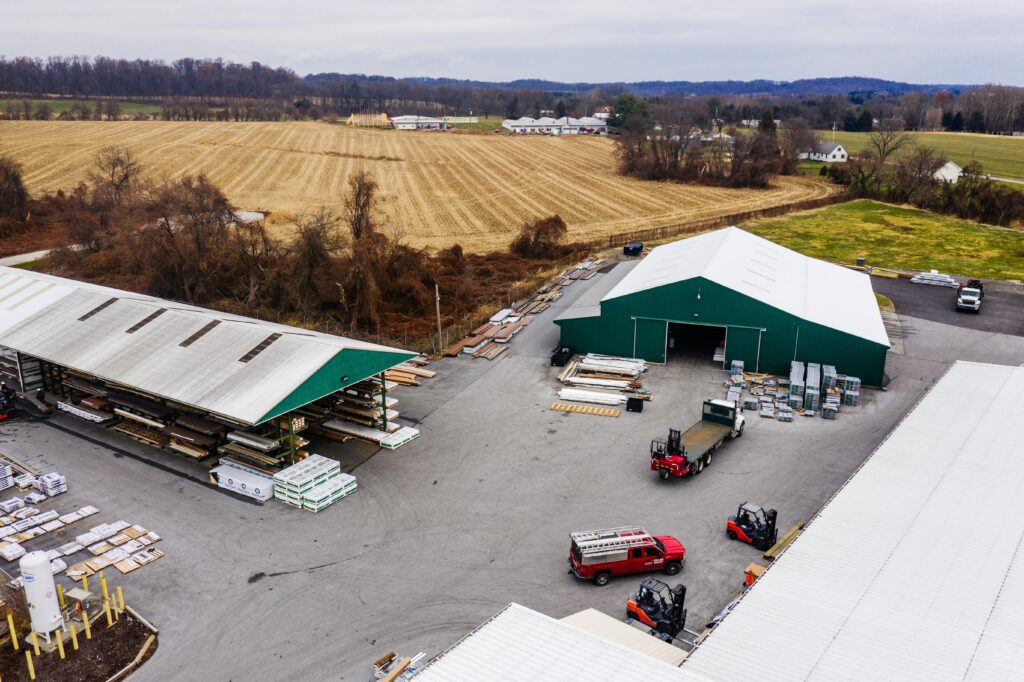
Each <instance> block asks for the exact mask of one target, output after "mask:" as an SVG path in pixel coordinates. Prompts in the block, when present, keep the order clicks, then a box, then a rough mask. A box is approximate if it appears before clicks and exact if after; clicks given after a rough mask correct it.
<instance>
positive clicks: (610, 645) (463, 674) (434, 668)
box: [415, 604, 686, 682]
mask: <svg viewBox="0 0 1024 682" xmlns="http://www.w3.org/2000/svg"><path fill="white" fill-rule="evenodd" d="M415 679H416V682H449V681H450V682H465V681H466V680H473V681H474V682H511V681H513V680H524V681H525V680H531V681H532V680H544V681H545V682H580V681H581V680H586V681H587V682H622V680H645V682H661V681H662V680H665V681H668V680H684V679H686V677H684V675H683V673H682V671H681V670H680V669H679V668H675V667H673V666H671V665H669V664H667V663H664V662H662V661H659V660H657V659H654V658H651V657H650V656H647V655H645V654H641V653H637V652H636V651H633V650H630V649H627V648H626V647H623V646H621V645H619V644H616V643H614V642H611V641H608V640H606V639H603V638H601V637H598V636H596V635H593V634H591V633H589V632H585V631H583V630H581V629H579V628H577V627H574V626H572V625H568V624H566V623H563V622H560V621H557V620H555V619H554V618H550V617H548V616H545V615H544V614H542V613H538V612H537V611H534V610H532V609H528V608H526V607H525V606H520V605H519V604H509V605H508V606H506V607H505V608H504V609H502V610H501V611H499V612H498V613H497V615H495V616H494V617H493V618H491V619H490V620H489V621H487V622H486V623H484V624H483V625H481V626H480V627H479V628H477V629H476V630H474V631H473V632H471V633H470V634H468V635H467V636H466V637H464V638H463V639H462V640H460V641H459V642H457V643H456V644H454V645H453V646H452V647H451V648H449V649H448V650H447V651H445V652H444V653H442V654H441V655H440V656H438V657H437V658H436V659H434V660H433V661H432V662H431V663H430V665H428V666H427V667H426V668H424V669H423V670H422V671H421V672H419V673H418V674H417V675H416V677H415Z"/></svg>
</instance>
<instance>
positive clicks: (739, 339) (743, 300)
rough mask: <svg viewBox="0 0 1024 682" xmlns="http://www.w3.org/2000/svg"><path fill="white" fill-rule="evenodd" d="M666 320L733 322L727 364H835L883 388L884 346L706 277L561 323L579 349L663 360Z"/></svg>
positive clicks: (785, 370)
mask: <svg viewBox="0 0 1024 682" xmlns="http://www.w3.org/2000/svg"><path fill="white" fill-rule="evenodd" d="M698 294H700V297H699V299H698ZM634 318H635V321H634ZM666 321H670V322H682V323H692V324H708V325H719V326H724V327H728V328H729V329H728V338H727V341H728V342H727V344H726V364H727V365H728V363H730V362H731V361H732V360H743V362H744V364H745V366H746V367H747V368H748V370H751V369H754V368H757V369H758V370H759V371H761V372H769V373H772V374H782V375H788V374H789V364H790V362H791V361H792V360H793V359H794V356H795V359H797V360H802V361H804V362H819V363H822V364H829V365H835V366H836V369H837V370H838V371H839V372H840V373H843V374H849V375H853V376H858V377H860V378H861V380H862V381H863V382H864V383H865V384H867V385H869V386H880V385H881V384H882V379H883V376H884V373H885V358H886V352H887V351H888V349H887V348H886V347H885V346H882V345H880V344H877V343H874V342H872V341H868V340H866V339H861V338H859V337H856V336H852V335H850V334H847V333H845V332H840V331H837V330H835V329H831V328H828V327H823V326H821V325H818V324H814V323H812V322H808V321H806V320H803V319H801V318H799V317H795V316H793V315H790V314H789V313H785V312H783V311H781V310H778V309H777V308H773V307H771V306H768V305H765V304H764V303H761V302H760V301H757V300H754V299H752V298H750V297H749V296H745V295H743V294H740V293H737V292H735V291H733V290H732V289H728V288H726V287H723V286H721V285H718V284H715V283H713V282H709V281H708V280H705V279H703V278H700V277H697V278H694V279H691V280H687V281H685V282H677V283H674V284H668V285H665V286H663V287H657V288H654V289H648V290H646V291H641V292H638V293H635V294H630V295H629V296H623V297H621V298H615V299H611V300H609V301H604V302H602V303H601V316H600V317H585V318H577V319H568V320H560V321H559V322H558V324H559V325H560V327H561V329H562V331H561V342H562V344H563V345H571V346H574V347H575V348H576V350H577V351H578V352H593V353H607V354H609V355H626V356H636V357H641V358H644V359H645V360H648V361H650V362H664V361H665V333H666V326H665V325H666ZM760 329H764V331H763V332H761V333H760V351H759V350H758V336H759V333H758V330H760Z"/></svg>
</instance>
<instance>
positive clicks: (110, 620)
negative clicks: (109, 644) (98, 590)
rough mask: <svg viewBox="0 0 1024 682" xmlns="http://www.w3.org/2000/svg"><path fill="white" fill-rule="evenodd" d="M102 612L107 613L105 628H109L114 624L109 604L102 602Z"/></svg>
mask: <svg viewBox="0 0 1024 682" xmlns="http://www.w3.org/2000/svg"><path fill="white" fill-rule="evenodd" d="M103 610H104V611H106V612H107V627H108V628H109V627H110V626H112V625H113V624H114V617H113V616H112V615H111V614H110V602H108V601H105V602H103Z"/></svg>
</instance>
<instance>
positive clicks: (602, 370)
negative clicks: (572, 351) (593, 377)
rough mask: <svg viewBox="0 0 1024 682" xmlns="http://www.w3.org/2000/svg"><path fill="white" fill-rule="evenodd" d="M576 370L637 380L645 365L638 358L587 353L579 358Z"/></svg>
mask: <svg viewBox="0 0 1024 682" xmlns="http://www.w3.org/2000/svg"><path fill="white" fill-rule="evenodd" d="M578 370H579V371H581V372H593V373H599V374H616V375H621V376H628V377H633V378H634V379H637V378H639V377H640V375H641V374H643V373H644V372H646V371H647V363H646V362H645V361H644V360H641V359H639V358H619V357H615V356H612V355H600V354H598V353H587V354H586V355H584V356H583V357H582V358H580V360H579V365H578Z"/></svg>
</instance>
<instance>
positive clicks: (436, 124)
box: [391, 116, 448, 130]
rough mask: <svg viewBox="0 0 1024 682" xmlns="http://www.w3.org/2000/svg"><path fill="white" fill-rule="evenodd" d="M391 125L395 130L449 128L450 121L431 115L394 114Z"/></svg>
mask: <svg viewBox="0 0 1024 682" xmlns="http://www.w3.org/2000/svg"><path fill="white" fill-rule="evenodd" d="M391 125H392V127H393V128H394V129H395V130H447V129H448V122H447V121H445V120H444V119H442V118H431V117H430V116H394V117H393V118H392V119H391Z"/></svg>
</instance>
